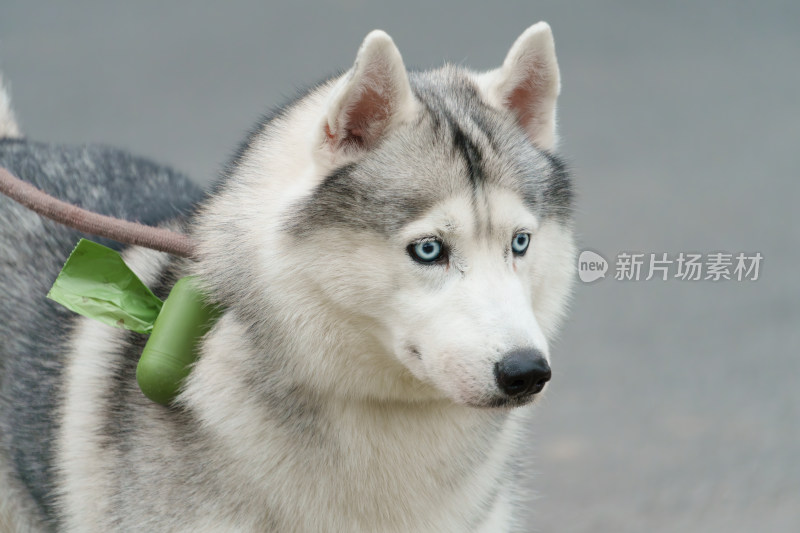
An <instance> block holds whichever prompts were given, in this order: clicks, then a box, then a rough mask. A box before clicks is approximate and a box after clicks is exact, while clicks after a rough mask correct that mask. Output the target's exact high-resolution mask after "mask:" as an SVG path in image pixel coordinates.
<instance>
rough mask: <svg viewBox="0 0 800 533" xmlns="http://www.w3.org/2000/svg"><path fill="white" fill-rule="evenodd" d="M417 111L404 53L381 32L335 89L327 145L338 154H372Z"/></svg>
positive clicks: (328, 115)
mask: <svg viewBox="0 0 800 533" xmlns="http://www.w3.org/2000/svg"><path fill="white" fill-rule="evenodd" d="M415 108H416V103H415V100H414V96H413V94H412V92H411V86H410V85H409V83H408V75H407V73H406V67H405V65H404V64H403V58H402V57H400V51H399V50H398V49H397V47H396V46H395V44H394V42H393V41H392V38H391V37H389V36H388V35H387V34H386V33H384V32H382V31H380V30H375V31H373V32H371V33H370V34H369V35H367V37H366V38H365V39H364V42H363V43H362V44H361V48H359V50H358V55H357V56H356V62H355V64H354V65H353V68H351V69H350V70H349V71H348V72H347V73H346V74H345V75H344V76H342V78H341V79H340V80H339V81H338V82H337V83H336V85H335V86H334V87H333V91H332V92H331V96H330V100H329V102H328V107H327V112H326V117H325V120H324V121H323V124H322V127H323V132H322V133H323V139H324V143H327V144H328V146H329V147H330V149H331V150H333V151H335V152H338V151H341V150H344V151H347V152H352V151H358V150H361V149H368V148H370V147H372V146H374V145H375V144H376V143H377V142H378V141H379V140H380V139H381V138H382V136H383V135H384V134H385V133H386V132H387V131H388V130H389V129H390V128H391V127H392V125H393V124H395V123H396V122H397V121H400V120H402V119H403V118H405V117H408V116H410V115H412V114H413V113H414V110H415Z"/></svg>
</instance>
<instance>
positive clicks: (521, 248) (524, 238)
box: [511, 233, 531, 255]
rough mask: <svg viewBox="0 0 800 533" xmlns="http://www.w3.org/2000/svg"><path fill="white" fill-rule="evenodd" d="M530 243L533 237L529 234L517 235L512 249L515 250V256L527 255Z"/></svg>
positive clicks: (512, 241)
mask: <svg viewBox="0 0 800 533" xmlns="http://www.w3.org/2000/svg"><path fill="white" fill-rule="evenodd" d="M530 243H531V236H530V234H529V233H517V234H516V235H514V238H513V239H512V240H511V249H512V250H514V254H515V255H525V252H526V251H527V250H528V245H529V244H530Z"/></svg>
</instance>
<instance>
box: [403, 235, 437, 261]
mask: <svg viewBox="0 0 800 533" xmlns="http://www.w3.org/2000/svg"><path fill="white" fill-rule="evenodd" d="M443 251H444V246H443V245H442V242H441V241H437V240H430V241H420V242H418V243H416V244H409V245H408V253H409V255H411V257H412V258H413V259H414V260H415V261H418V262H420V263H433V262H435V261H437V260H438V259H441V258H442V253H443Z"/></svg>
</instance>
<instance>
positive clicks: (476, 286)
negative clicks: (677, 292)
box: [58, 25, 574, 533]
mask: <svg viewBox="0 0 800 533" xmlns="http://www.w3.org/2000/svg"><path fill="white" fill-rule="evenodd" d="M545 30H546V31H545ZM548 38H549V39H550V40H552V36H551V35H550V33H549V28H547V27H546V25H545V26H544V27H542V26H541V25H537V26H534V27H532V28H531V29H529V30H528V31H527V32H526V33H525V34H523V36H522V37H520V39H519V40H518V41H517V43H515V45H514V46H513V47H512V49H511V52H509V56H508V58H507V59H506V62H505V63H504V65H503V67H501V69H499V70H498V71H495V72H494V73H493V74H484V75H481V76H478V75H475V77H476V79H478V80H479V82H480V84H481V88H482V90H483V91H484V92H485V95H484V96H485V98H486V99H487V100H488V101H490V102H491V103H493V104H496V105H498V106H503V105H506V102H505V100H504V98H505V97H506V96H507V93H508V92H509V91H513V90H514V87H516V86H518V85H519V84H520V83H523V84H524V83H527V82H524V81H520V80H522V78H521V76H522V75H523V74H525V75H529V74H531V69H530V66H531V65H536V67H537V69H538V67H539V66H540V65H541V64H544V65H546V67H547V71H546V73H547V75H544V73H542V72H541V71H539V70H537V69H535V70H536V72H535V74H536V75H537V76H539V78H537V79H544V80H546V81H547V82H548V83H547V84H545V85H543V87H544V88H545V90H544V92H542V93H541V94H540V95H539V96H538V97H537V98H542V100H541V102H544V108H543V109H541V110H539V108H538V107H537V108H536V109H537V113H538V114H537V115H536V116H537V117H538V118H537V120H536V121H535V122H536V123H535V124H532V125H527V124H526V127H527V126H530V128H529V129H528V131H529V134H530V135H531V136H532V138H534V140H535V142H537V143H538V144H539V145H540V146H543V147H544V146H545V145H547V144H548V143H551V144H552V142H553V139H554V133H552V132H550V133H548V131H549V130H548V128H550V126H553V127H554V115H553V114H552V112H551V110H550V108H551V107H553V109H554V104H555V100H554V98H555V95H557V92H558V89H557V78H558V75H557V72H558V71H557V67H555V63H554V62H555V56H554V54H553V53H552V47H550V48H548V41H547V40H548ZM532 58H533V59H532ZM542 60H544V63H542ZM554 69H555V70H554ZM553 75H555V80H556V86H555V89H553V86H552V82H553V79H554V78H553ZM526 79H528V78H526ZM528 81H530V80H529V79H528ZM365 94H371V96H368V97H367V98H368V101H366V102H365V101H363V98H365V96H364V95H365ZM504 95H505V96H504ZM375 97H376V98H378V100H377V104H376V100H374V99H373V98H375ZM551 98H552V100H553V101H552V105H551V102H550V99H551ZM359 106H361V107H359ZM355 109H358V111H357V112H354V110H355ZM418 112H419V108H418V105H417V103H416V101H415V99H414V97H413V95H412V92H411V88H410V86H409V81H408V77H407V75H406V71H405V67H404V66H403V63H402V59H401V57H400V54H399V52H398V51H397V49H396V47H395V46H394V44H393V43H392V41H391V39H390V38H389V37H388V36H387V35H386V34H384V33H383V32H373V33H371V34H370V35H368V36H367V39H365V41H364V44H363V45H362V47H361V49H360V51H359V53H358V57H357V60H356V64H355V65H354V66H353V69H351V71H349V72H348V73H347V74H345V75H344V76H342V77H340V78H339V79H337V80H333V81H332V82H330V83H328V84H326V85H324V86H322V87H320V88H319V89H318V90H316V92H314V93H312V94H311V95H310V96H309V97H307V98H306V99H305V100H303V101H302V102H301V103H300V104H299V105H297V106H295V107H293V108H292V109H290V110H289V111H288V112H287V114H286V115H285V116H282V117H281V118H279V119H277V123H276V124H275V126H274V127H272V128H270V129H269V130H268V131H269V133H268V134H266V135H263V136H260V137H259V138H257V139H256V140H255V141H254V142H253V144H252V145H251V146H250V149H249V152H248V154H247V157H246V158H245V160H244V161H242V162H241V165H240V166H239V167H238V168H237V170H236V179H235V180H232V181H231V183H230V184H229V185H227V188H226V189H225V191H224V194H222V195H220V196H219V197H217V198H215V199H213V200H211V201H210V202H209V203H208V205H207V206H206V207H205V209H204V211H203V212H202V213H201V214H200V216H199V218H198V226H197V227H196V228H195V229H194V231H195V237H196V238H197V239H198V240H199V255H200V256H201V258H202V259H201V261H199V262H198V264H196V265H194V266H193V267H192V268H193V269H194V271H193V273H196V274H198V275H199V276H201V277H203V278H205V279H214V276H216V275H217V273H218V272H221V271H222V267H224V261H226V260H229V259H228V257H227V256H225V254H224V253H223V252H224V251H228V250H230V249H231V248H232V247H235V248H236V251H237V254H239V257H247V258H249V259H250V260H251V261H252V264H253V265H255V266H254V267H253V270H251V271H250V272H248V274H247V275H246V276H240V277H239V278H229V279H225V280H224V283H225V284H227V285H229V286H230V287H234V288H236V289H237V292H238V293H244V294H249V295H250V297H251V298H252V299H253V301H254V302H259V303H261V302H263V304H264V309H265V310H268V311H269V313H270V316H269V321H268V323H267V322H265V324H264V327H265V328H266V327H268V328H269V331H268V333H269V335H265V337H267V339H268V340H267V341H264V340H263V339H262V338H261V337H258V336H256V337H254V336H253V335H252V331H251V330H250V329H248V328H251V327H252V324H245V323H244V322H243V319H242V318H241V317H237V316H234V314H233V313H228V314H226V315H225V316H223V318H222V319H221V320H220V321H219V322H218V323H217V324H216V326H215V327H214V328H213V329H212V331H211V332H210V333H209V334H208V335H207V336H206V338H205V339H204V340H203V344H202V354H201V357H200V359H199V361H198V363H197V364H196V365H195V367H194V369H193V371H192V373H191V374H190V376H189V378H188V380H187V382H186V385H185V389H184V390H183V392H182V393H181V395H180V396H179V398H178V406H179V407H180V408H182V409H184V410H186V412H191V413H192V415H193V416H196V417H197V418H198V419H199V420H200V422H201V424H202V429H203V431H204V432H206V433H207V434H208V436H209V442H211V443H213V444H214V445H215V446H216V447H215V448H214V449H213V450H212V452H211V453H209V454H208V456H207V457H206V458H205V459H204V461H205V463H204V464H203V467H204V469H205V470H207V471H208V472H214V473H217V474H218V478H215V479H218V480H219V485H217V486H215V487H213V490H212V489H209V493H211V494H213V498H209V499H208V500H207V504H206V505H204V506H202V507H201V508H200V509H199V510H197V511H196V512H193V513H192V515H191V516H186V517H182V521H181V523H180V527H177V526H176V527H174V528H173V530H180V531H258V530H263V529H264V528H265V525H264V524H265V523H266V521H267V520H271V521H273V522H274V524H275V526H274V528H275V530H278V531H286V532H290V531H297V532H301V531H302V532H308V531H326V532H348V533H358V532H372V531H382V532H398V533H399V532H408V531H414V532H428V531H429V532H453V533H462V532H463V531H465V529H466V528H467V527H473V528H475V529H476V530H477V531H482V532H487V533H488V532H491V533H502V532H504V531H508V530H510V528H511V527H512V521H511V516H510V515H511V509H512V508H513V507H514V504H515V502H516V500H517V499H518V496H517V495H516V494H515V493H516V490H515V489H516V487H514V486H509V485H508V484H506V483H504V481H505V479H504V476H506V474H507V469H508V460H509V458H510V457H512V456H514V454H515V453H519V452H518V451H517V450H519V446H520V439H521V436H522V434H523V430H524V427H525V424H526V421H527V420H528V415H529V413H530V406H526V407H519V408H517V409H514V410H509V409H487V408H486V407H487V406H488V405H490V403H489V402H488V400H489V399H491V397H492V395H493V394H496V387H497V385H496V383H495V378H494V374H493V369H494V365H495V364H496V363H497V362H498V361H499V360H500V359H501V358H502V356H503V354H505V353H507V352H508V351H510V350H513V349H515V348H531V349H534V348H535V349H537V350H539V351H540V352H542V353H543V354H545V356H547V357H549V350H548V344H549V339H551V338H552V336H553V335H554V334H555V330H556V328H557V326H558V323H559V321H560V318H561V316H562V314H563V310H564V304H565V299H566V295H567V294H568V289H569V285H570V281H571V278H572V275H571V271H572V270H571V269H572V263H573V261H572V256H573V253H574V249H573V248H574V247H573V244H572V237H571V232H570V231H569V228H567V227H564V226H563V225H561V224H560V223H557V222H553V221H550V220H547V219H545V220H540V219H538V218H537V216H535V215H534V214H532V213H531V212H530V210H529V209H527V208H526V207H525V204H524V202H523V201H522V199H521V198H519V196H518V195H516V194H512V193H511V192H508V191H506V190H504V189H492V188H491V187H486V188H485V190H484V191H483V193H482V194H483V196H482V197H481V198H479V201H478V202H477V203H475V204H474V203H473V202H472V199H471V198H468V197H459V196H458V195H455V196H453V197H451V198H450V199H448V200H447V201H444V202H441V203H439V204H437V205H435V206H434V207H433V208H431V209H429V210H428V211H427V212H426V213H424V214H423V215H422V216H420V217H418V218H417V220H415V221H414V222H412V223H411V224H409V225H407V226H406V227H405V228H404V229H403V230H402V231H401V232H400V233H399V234H398V235H395V236H392V237H390V238H388V239H376V238H375V235H374V234H373V233H369V232H358V231H354V232H342V231H338V230H336V229H335V228H329V229H327V230H321V231H319V232H318V233H316V234H314V235H312V236H310V237H309V238H307V239H302V242H298V239H296V238H295V237H293V236H291V235H288V234H287V231H285V225H286V219H287V217H288V216H289V215H290V214H291V213H292V210H293V209H295V208H296V206H297V203H298V200H300V199H302V198H305V197H307V196H308V195H309V194H310V192H311V191H313V190H314V188H315V187H316V186H317V185H318V184H319V183H320V181H321V180H322V179H324V177H325V176H326V175H327V174H329V173H330V172H331V171H332V170H333V169H334V168H335V167H337V166H339V165H341V164H342V163H343V162H346V161H348V160H356V159H357V158H358V157H360V155H362V154H360V153H359V151H360V150H361V151H363V150H366V149H369V147H370V143H373V142H375V141H376V140H377V139H379V138H380V137H381V136H382V135H385V134H386V133H387V132H388V131H390V130H391V128H396V127H400V125H402V124H407V123H409V122H410V120H411V119H413V118H414V117H415V116H417V114H418ZM354 113H361V115H359V119H358V120H357V121H355V122H353V116H354ZM509 120H510V119H509ZM353 137H358V139H357V140H358V141H359V142H358V143H354V144H353V143H351V144H347V143H348V140H349V141H352V140H353ZM452 166H453V165H452V164H450V165H449V166H447V167H446V168H444V169H443V170H442V171H443V172H444V171H447V170H448V168H449V167H452ZM462 179H463V177H462ZM486 227H491V228H492V229H491V231H488V232H487V231H485V228H486ZM234 230H238V231H234ZM523 230H524V231H526V232H530V233H531V235H532V241H531V244H530V250H531V251H530V253H529V254H527V255H526V256H524V257H516V256H514V255H513V254H511V253H509V250H508V247H509V245H510V242H511V238H512V237H513V235H514V234H515V232H518V231H523ZM432 234H433V235H444V236H446V237H447V238H448V240H449V242H452V243H455V245H454V251H453V258H452V262H451V264H450V265H449V266H448V268H435V269H431V268H428V267H423V266H420V265H416V264H414V263H413V261H411V260H410V259H409V258H408V256H407V254H406V252H405V249H406V246H407V245H408V243H409V242H413V240H414V239H418V238H420V237H426V236H429V235H432ZM230 235H243V236H244V237H242V238H240V239H239V240H235V241H233V242H232V241H231V240H230V239H229V236H230ZM320 250H324V253H320ZM358 257H368V258H369V261H365V262H362V263H359V262H357V261H354V258H358ZM215 258H217V259H218V260H219V261H220V262H215ZM125 259H126V262H128V264H129V265H131V267H132V268H133V270H134V271H136V272H137V273H138V274H139V275H140V277H141V279H142V280H143V281H144V282H145V283H146V284H152V283H153V281H154V280H155V279H156V276H157V275H158V274H159V272H160V271H161V269H162V268H163V266H164V263H165V257H164V256H163V255H162V254H158V253H155V252H149V251H144V250H139V249H133V250H130V251H128V252H127V254H126V256H125ZM300 265H302V266H303V268H299V266H300ZM123 336H124V333H123V332H120V331H118V330H115V329H113V328H108V327H105V326H102V325H98V324H94V323H91V322H89V321H86V320H82V321H81V322H80V325H79V327H78V328H77V330H76V332H75V336H74V341H73V349H72V353H71V355H70V359H69V366H68V368H67V389H68V391H69V394H68V395H67V398H66V404H65V406H64V410H63V425H62V427H61V434H60V436H59V442H60V444H61V445H60V446H59V448H58V464H59V468H60V479H61V482H62V484H63V487H64V490H63V492H62V494H61V505H62V508H63V509H64V510H65V512H66V513H67V519H68V521H67V525H68V527H67V530H68V531H74V532H78V531H96V530H103V528H104V527H105V528H107V527H108V522H107V520H108V518H107V517H106V513H107V511H108V510H109V509H110V507H113V506H114V504H115V502H113V501H111V500H110V498H109V496H108V494H110V493H111V490H110V489H111V487H114V486H115V481H116V480H114V479H111V478H110V476H112V475H113V474H112V472H113V471H114V470H113V466H112V465H111V461H112V460H113V457H110V456H109V452H107V451H104V450H103V447H102V443H101V442H99V440H98V435H99V433H98V430H97V427H98V426H99V425H100V424H101V420H102V415H103V414H105V415H106V416H107V413H103V412H102V410H103V409H104V408H106V407H107V406H106V405H105V403H104V402H106V400H105V399H104V398H105V395H106V394H107V393H108V387H109V386H110V383H112V380H111V373H112V371H113V369H114V368H116V367H117V366H118V365H119V364H120V360H121V355H120V353H119V346H120V345H121V344H122V337H123ZM272 340H274V345H270V344H269V342H270V341H272ZM410 345H414V346H415V347H417V349H418V350H419V351H420V352H421V354H422V357H421V358H418V357H416V356H415V355H414V353H413V352H411V351H410V349H409V346H410ZM270 348H274V349H275V350H276V352H275V353H270V352H269V350H270ZM274 360H278V361H281V362H282V365H283V366H281V368H280V372H276V373H275V374H274V375H272V376H270V378H271V379H273V380H274V383H272V384H271V386H273V387H275V389H274V390H275V391H277V392H286V391H290V392H291V391H295V393H296V394H298V395H300V398H301V399H302V397H303V396H302V395H306V396H305V398H306V399H308V402H309V404H310V407H304V406H302V405H297V406H290V409H289V412H280V411H277V412H276V411H275V410H271V409H270V407H269V406H268V405H266V402H265V400H264V398H262V397H260V396H259V395H257V394H253V393H252V384H249V383H248V380H249V379H250V378H251V377H252V371H253V368H256V369H257V368H258V366H259V365H258V363H259V362H261V363H263V364H264V365H266V364H267V363H268V362H270V361H274ZM296 391H299V392H296ZM266 392H267V393H268V392H269V391H266ZM265 394H266V393H265ZM292 408H296V410H298V411H299V412H300V413H299V414H297V415H296V416H298V417H300V416H301V415H302V416H306V418H305V419H302V420H303V421H305V422H307V423H308V424H319V427H318V428H312V430H308V431H306V430H305V429H304V428H299V427H297V426H296V425H294V424H291V423H288V424H287V423H286V421H285V420H284V419H283V418H282V417H283V416H284V415H285V416H291V415H292V412H291V409H292ZM303 409H308V410H309V411H313V412H312V413H308V412H305V413H304V412H302V410H303ZM312 414H313V416H311V415H312ZM148 423H152V424H153V426H154V427H156V428H158V427H159V426H158V421H156V420H149V421H148ZM315 432H316V434H318V435H319V440H315V437H314V435H315ZM298 436H302V437H303V439H302V440H299V437H298ZM176 453H177V452H176ZM162 457H163V456H162ZM161 466H162V467H163V468H168V467H169V466H170V465H168V464H162V465H161ZM141 467H142V468H146V467H147V465H141ZM157 467H158V465H156V466H154V468H157ZM153 490H154V491H155V490H158V487H153ZM493 495H494V496H496V499H494V500H492V497H493ZM190 496H193V495H191V494H187V498H188V497H190ZM487 502H491V507H490V508H489V507H487V508H486V509H484V508H483V507H482V505H484V504H486V503H487ZM267 509H270V510H272V511H273V512H274V514H273V515H271V516H265V512H266V511H265V510H267ZM475 513H478V514H477V516H473V515H474V514H475ZM467 524H469V525H470V526H468V525H467Z"/></svg>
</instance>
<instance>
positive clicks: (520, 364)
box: [494, 349, 550, 398]
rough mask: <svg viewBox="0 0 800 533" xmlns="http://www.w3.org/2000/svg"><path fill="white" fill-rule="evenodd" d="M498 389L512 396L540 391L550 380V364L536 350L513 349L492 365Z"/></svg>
mask: <svg viewBox="0 0 800 533" xmlns="http://www.w3.org/2000/svg"><path fill="white" fill-rule="evenodd" d="M494 375H495V377H496V378H497V386H498V387H500V390H501V391H503V392H504V393H506V394H507V395H509V396H510V397H512V398H516V397H519V396H525V395H531V394H536V393H538V392H541V391H542V389H543V388H544V384H545V383H547V382H548V381H550V365H548V364H547V360H546V359H545V358H544V356H543V355H542V354H541V352H539V351H538V350H533V349H520V350H513V351H511V352H509V353H507V354H506V356H505V357H504V358H503V359H502V360H501V361H500V362H499V363H497V364H495V366H494Z"/></svg>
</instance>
